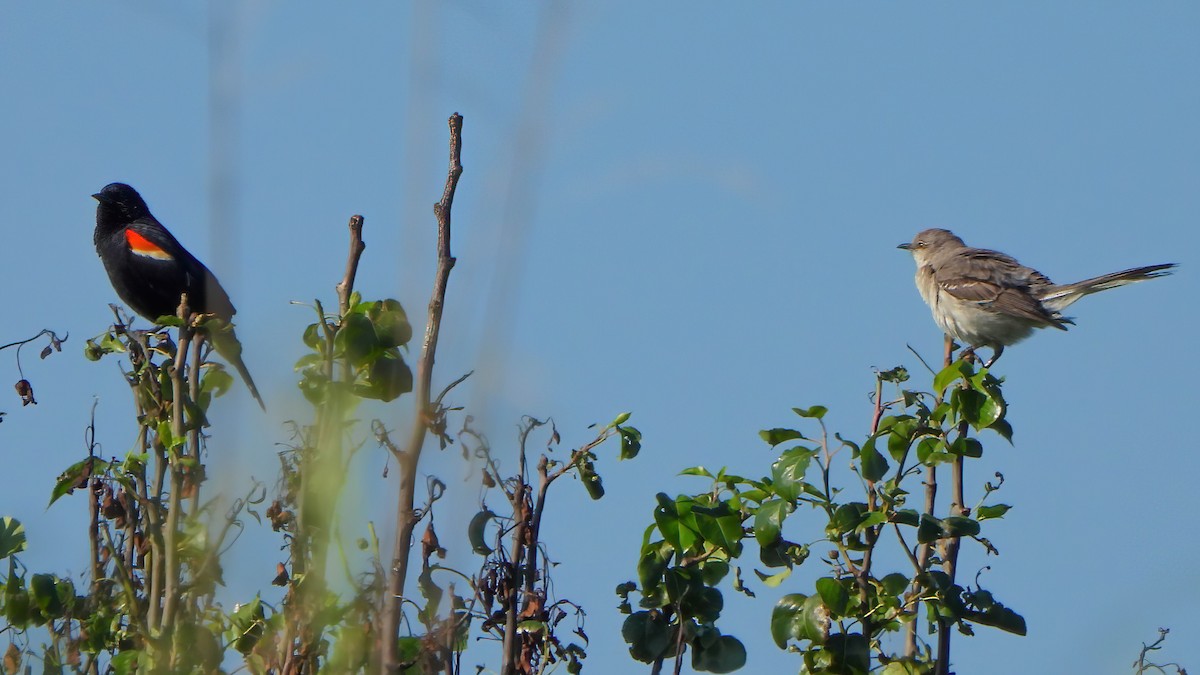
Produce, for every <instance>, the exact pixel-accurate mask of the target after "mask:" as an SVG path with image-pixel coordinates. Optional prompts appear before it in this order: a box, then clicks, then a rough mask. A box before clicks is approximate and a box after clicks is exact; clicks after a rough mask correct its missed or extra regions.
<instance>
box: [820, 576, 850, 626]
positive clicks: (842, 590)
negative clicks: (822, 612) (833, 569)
mask: <svg viewBox="0 0 1200 675" xmlns="http://www.w3.org/2000/svg"><path fill="white" fill-rule="evenodd" d="M816 586H817V594H818V595H820V596H821V602H823V603H824V604H825V607H827V608H828V609H829V611H830V612H832V613H833V617H834V618H837V617H840V616H845V615H846V611H847V610H848V609H849V607H850V594H849V593H848V592H847V591H846V587H845V586H843V585H842V583H841V582H840V581H838V580H837V579H834V578H832V577H821V578H820V579H817V584H816Z"/></svg>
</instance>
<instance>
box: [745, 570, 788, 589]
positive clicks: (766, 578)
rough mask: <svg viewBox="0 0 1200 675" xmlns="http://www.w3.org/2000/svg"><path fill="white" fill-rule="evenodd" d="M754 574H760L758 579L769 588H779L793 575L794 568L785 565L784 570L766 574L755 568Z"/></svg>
mask: <svg viewBox="0 0 1200 675" xmlns="http://www.w3.org/2000/svg"><path fill="white" fill-rule="evenodd" d="M754 574H755V575H757V576H758V580H759V581H761V582H762V584H763V586H766V587H767V588H778V587H779V584H782V583H783V582H784V580H786V579H787V578H788V577H790V576H792V568H790V567H785V568H784V569H783V570H782V571H780V572H777V573H775V574H764V573H762V572H759V571H758V570H754Z"/></svg>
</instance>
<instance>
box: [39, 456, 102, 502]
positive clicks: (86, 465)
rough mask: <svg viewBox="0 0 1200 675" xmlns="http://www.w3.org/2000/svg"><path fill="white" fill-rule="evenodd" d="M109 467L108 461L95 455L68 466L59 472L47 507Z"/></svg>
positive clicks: (85, 484) (82, 486)
mask: <svg viewBox="0 0 1200 675" xmlns="http://www.w3.org/2000/svg"><path fill="white" fill-rule="evenodd" d="M108 469H109V464H108V462H105V461H104V460H101V459H97V458H95V457H88V458H87V459H83V460H80V461H78V462H75V463H74V464H72V465H71V466H69V467H67V470H66V471H64V472H62V473H61V474H59V476H58V480H57V481H56V482H55V483H54V489H53V490H52V491H51V492H50V503H49V504H47V505H46V508H50V507H51V506H52V505H53V504H54V502H56V501H58V499H59V498H60V497H62V496H63V495H67V494H71V493H72V492H74V491H75V490H82V489H83V488H84V487H86V486H87V480H88V478H91V477H92V476H93V475H95V474H97V473H104V472H105V471H108Z"/></svg>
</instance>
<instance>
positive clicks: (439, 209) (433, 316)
mask: <svg viewBox="0 0 1200 675" xmlns="http://www.w3.org/2000/svg"><path fill="white" fill-rule="evenodd" d="M462 124H463V118H462V115H459V114H458V113H454V114H453V115H451V116H450V119H449V126H450V166H449V170H448V172H447V174H446V185H445V188H444V189H443V190H442V198H441V200H440V201H439V202H438V203H437V204H434V206H433V213H434V215H435V216H436V217H437V224H438V244H437V261H438V263H437V272H436V276H435V278H434V283H433V292H432V295H431V297H430V300H429V313H428V316H427V318H426V321H425V339H424V341H423V343H422V346H421V358H420V360H419V361H418V362H417V372H416V387H415V393H416V396H417V400H416V407H417V414H416V416H415V418H414V419H413V429H412V435H411V436H410V438H409V442H408V446H407V449H406V450H405V451H404V452H403V453H401V454H400V457H399V459H400V474H401V475H400V493H399V497H398V503H397V505H396V538H395V542H394V544H393V549H392V565H391V569H390V570H389V572H390V576H389V578H388V584H387V594H386V595H385V596H384V598H383V629H382V631H381V633H380V640H379V642H380V645H381V652H380V655H381V658H380V661H381V663H380V665H381V666H382V668H383V671H384V672H388V673H393V672H397V671H398V670H399V663H398V659H397V637H398V635H399V629H400V612H401V607H402V602H403V595H404V585H405V582H406V581H407V579H408V562H409V561H408V555H409V549H410V548H411V547H412V536H413V530H414V529H415V528H416V524H417V514H416V513H415V512H414V511H413V498H414V493H415V489H416V474H417V471H416V469H417V464H418V461H419V459H420V455H421V448H422V446H423V445H424V444H425V436H426V435H427V433H428V431H429V421H430V419H431V418H430V414H429V413H430V410H429V408H430V398H429V394H430V389H431V386H432V380H433V364H434V362H435V361H436V358H437V344H438V335H439V333H440V332H441V326H442V309H443V307H444V305H445V301H446V285H447V283H448V282H449V280H450V270H452V269H454V263H455V260H454V257H453V256H451V255H450V214H451V209H452V207H453V205H454V193H455V190H456V189H457V188H458V179H459V176H461V175H462V171H463V168H462Z"/></svg>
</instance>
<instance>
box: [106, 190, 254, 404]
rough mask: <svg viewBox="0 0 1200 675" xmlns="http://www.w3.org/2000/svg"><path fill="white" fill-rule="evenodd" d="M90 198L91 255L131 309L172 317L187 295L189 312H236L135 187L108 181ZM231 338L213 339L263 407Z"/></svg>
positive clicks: (224, 315)
mask: <svg viewBox="0 0 1200 675" xmlns="http://www.w3.org/2000/svg"><path fill="white" fill-rule="evenodd" d="M92 197H95V199H96V201H98V202H100V204H99V205H98V206H97V207H96V233H95V235H94V241H95V243H96V253H98V254H99V255H100V260H101V261H102V262H103V263H104V269H105V271H107V272H108V278H109V280H110V281H111V282H112V285H113V288H114V289H115V290H116V291H117V295H119V296H120V297H121V300H123V301H124V302H125V304H127V305H129V307H130V308H131V309H133V311H135V312H137V313H138V314H141V315H142V316H143V317H145V318H146V319H148V320H150V321H151V322H154V323H157V322H158V319H159V317H163V316H175V313H176V312H177V311H178V309H179V300H180V296H181V295H182V294H184V293H187V296H188V307H189V308H190V309H191V311H193V312H196V313H198V314H214V315H216V316H217V317H218V318H220V319H223V320H225V321H226V322H228V321H230V319H232V318H233V315H234V313H236V312H237V310H236V309H234V307H233V303H232V302H230V301H229V294H228V293H226V292H225V289H224V288H221V283H220V282H219V281H217V278H216V277H215V276H213V273H212V272H210V271H209V269H208V268H207V267H205V266H204V263H202V262H200V261H199V260H197V259H196V256H194V255H192V254H191V253H189V252H188V250H187V249H186V248H184V247H183V245H182V244H180V243H179V241H178V240H177V239H175V237H174V236H172V235H171V233H170V232H168V231H167V228H165V227H163V224H162V223H160V222H158V219H157V218H155V217H154V216H153V215H152V214H151V213H150V208H149V207H148V206H146V201H145V200H144V199H142V196H141V195H140V194H138V192H137V190H134V189H133V188H132V187H130V186H128V185H126V184H124V183H109V184H108V185H105V186H104V189H103V190H100V192H97V193H96V194H94V195H92ZM231 337H233V339H232V340H214V341H213V342H214V346H216V347H217V352H218V353H219V354H221V356H223V357H225V358H226V359H228V360H229V362H230V363H232V364H233V367H234V368H236V369H237V371H238V373H239V374H240V375H241V376H242V381H244V382H245V383H246V388H248V389H249V390H250V394H251V395H252V396H254V400H256V401H258V405H259V406H261V407H262V409H263V410H266V409H267V407H266V405H265V404H264V403H263V400H262V397H261V396H259V395H258V388H257V387H255V386H254V378H252V377H250V371H248V370H246V364H245V363H244V362H243V361H242V355H241V351H242V348H241V344H240V343H238V341H237V338H236V336H233V335H232V333H231ZM226 343H228V344H226Z"/></svg>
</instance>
